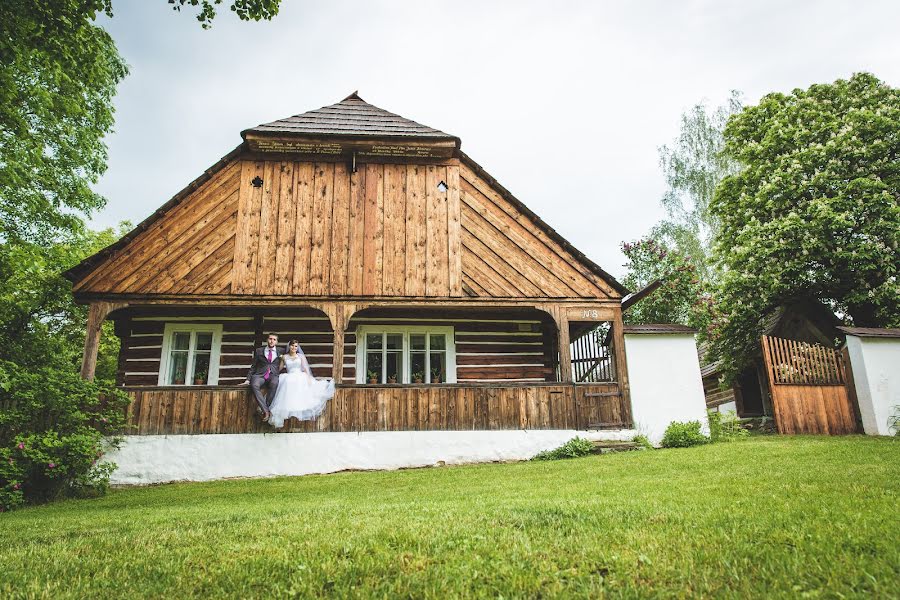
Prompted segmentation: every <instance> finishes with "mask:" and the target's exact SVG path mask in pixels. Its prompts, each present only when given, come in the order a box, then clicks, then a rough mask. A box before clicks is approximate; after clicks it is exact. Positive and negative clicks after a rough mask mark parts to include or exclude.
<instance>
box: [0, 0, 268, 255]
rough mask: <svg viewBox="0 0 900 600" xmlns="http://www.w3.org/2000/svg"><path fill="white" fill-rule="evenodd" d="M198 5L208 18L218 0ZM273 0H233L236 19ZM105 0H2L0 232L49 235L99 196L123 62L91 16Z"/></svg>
mask: <svg viewBox="0 0 900 600" xmlns="http://www.w3.org/2000/svg"><path fill="white" fill-rule="evenodd" d="M170 3H171V4H173V5H174V8H175V9H176V10H177V9H180V8H181V7H182V6H184V5H190V6H198V7H200V13H199V14H198V15H197V18H198V20H199V21H200V22H201V24H202V25H203V27H209V25H210V22H211V21H212V19H213V18H214V17H215V5H218V4H221V3H222V0H170ZM279 4H280V0H234V1H233V2H232V3H231V10H232V11H233V12H234V13H235V14H237V16H238V17H239V18H241V19H243V20H251V19H253V20H259V19H271V18H272V17H273V16H274V15H276V14H277V13H278V7H279ZM98 14H106V15H108V16H110V17H111V16H112V14H113V13H112V1H111V0H5V1H4V2H3V6H2V9H0V242H5V241H17V240H24V241H27V242H34V243H45V244H46V243H50V242H51V241H55V240H56V238H57V237H58V236H60V235H66V234H68V233H70V232H72V231H74V230H77V229H78V228H80V227H81V225H82V221H81V217H82V216H84V215H89V214H91V213H92V212H93V211H95V210H97V209H99V208H101V207H102V206H103V205H104V203H105V201H104V199H103V198H102V197H101V196H100V195H98V194H96V193H95V192H93V191H92V190H91V188H90V185H91V184H92V183H95V182H96V181H97V179H98V178H99V177H100V175H102V174H103V172H104V171H105V170H106V160H107V149H106V145H105V143H104V142H103V138H104V136H105V135H106V134H107V133H109V132H110V131H111V130H112V126H113V106H112V99H113V96H114V95H115V91H116V86H117V85H118V83H119V82H120V81H121V80H122V79H123V78H124V77H125V75H126V74H127V72H128V69H127V66H126V65H125V62H124V60H123V59H122V57H121V56H120V55H119V53H118V51H117V50H116V46H115V44H114V42H113V40H112V38H111V37H110V35H109V34H108V33H107V32H106V31H104V30H103V29H102V28H101V27H99V26H98V25H96V23H95V22H94V21H95V18H96V17H97V15H98Z"/></svg>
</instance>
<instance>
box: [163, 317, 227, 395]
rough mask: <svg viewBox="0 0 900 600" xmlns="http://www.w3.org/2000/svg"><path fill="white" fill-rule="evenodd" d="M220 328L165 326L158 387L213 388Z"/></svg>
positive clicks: (216, 374) (219, 342) (179, 324)
mask: <svg viewBox="0 0 900 600" xmlns="http://www.w3.org/2000/svg"><path fill="white" fill-rule="evenodd" d="M221 347H222V326H221V325H217V324H209V323H206V324H201V323H166V327H165V331H164V333H163V346H162V360H161V361H160V366H159V385H216V384H217V383H218V382H219V352H220V349H221Z"/></svg>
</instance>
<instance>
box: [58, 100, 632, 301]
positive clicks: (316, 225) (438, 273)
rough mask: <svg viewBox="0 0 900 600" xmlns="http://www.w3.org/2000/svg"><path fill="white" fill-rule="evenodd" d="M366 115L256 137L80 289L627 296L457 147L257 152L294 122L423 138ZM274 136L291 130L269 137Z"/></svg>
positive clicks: (80, 272) (348, 113) (92, 270)
mask: <svg viewBox="0 0 900 600" xmlns="http://www.w3.org/2000/svg"><path fill="white" fill-rule="evenodd" d="M367 106H369V105H367V104H366V103H364V102H363V101H362V100H361V99H359V98H358V97H357V96H355V95H354V96H351V97H348V98H347V99H345V100H344V101H342V102H341V103H338V104H337V105H333V106H332V107H326V108H325V109H320V110H319V111H312V113H315V114H314V115H313V117H308V118H301V117H303V115H301V116H298V117H292V118H290V119H288V120H283V121H279V122H276V123H275V124H268V125H266V126H260V127H261V128H262V129H260V128H257V129H254V130H248V132H245V143H244V144H243V145H242V146H241V147H239V148H238V149H237V150H236V151H235V152H233V153H232V154H231V155H229V156H227V157H226V158H225V159H223V160H222V161H220V163H219V164H218V165H216V166H215V167H214V168H212V169H210V170H209V171H207V173H206V174H204V176H202V177H201V178H200V179H198V180H197V181H196V182H194V184H192V185H191V186H189V188H188V189H187V190H186V191H184V192H182V193H181V194H179V195H178V196H176V198H174V199H173V200H172V201H170V202H169V203H168V204H167V205H166V206H165V207H163V209H161V210H160V211H157V213H156V214H155V215H154V216H153V217H151V218H150V219H148V220H147V221H145V222H144V223H142V224H141V225H140V226H139V227H138V229H136V230H135V231H134V232H132V233H131V234H129V235H128V236H126V238H125V239H124V240H123V241H121V242H120V243H118V244H116V245H114V246H113V247H111V248H109V249H107V250H106V251H104V252H101V253H99V254H98V255H96V256H94V257H92V258H90V259H88V260H86V261H84V262H83V263H82V264H81V265H79V266H78V267H75V268H74V269H72V270H71V271H69V272H68V273H67V276H68V277H69V278H70V279H72V281H73V282H74V284H75V285H74V291H75V292H76V294H102V295H111V296H115V295H164V296H170V295H183V296H204V295H218V296H221V295H231V296H236V297H247V296H250V297H266V296H281V297H285V296H297V297H347V296H350V297H405V298H459V299H483V300H490V299H502V298H509V299H512V298H517V299H525V298H527V299H532V298H533V299H542V298H547V299H549V298H561V299H565V298H591V299H598V298H599V299H618V298H621V297H622V296H623V295H624V294H625V293H627V292H626V290H624V288H622V286H621V285H620V284H618V283H617V282H616V281H615V280H614V279H613V278H612V277H610V276H609V275H608V274H606V273H605V272H603V271H602V269H600V268H599V267H597V265H595V264H594V263H592V262H591V261H590V260H588V259H587V258H586V257H584V255H582V254H581V253H579V252H578V251H577V250H575V249H574V248H572V247H571V245H569V244H568V242H566V241H565V240H564V239H562V237H561V236H559V235H558V234H556V233H555V232H554V231H553V230H552V229H550V228H549V227H548V226H547V225H546V224H544V223H543V222H542V221H541V220H540V219H539V218H537V217H536V216H535V215H534V214H533V213H531V212H530V211H529V210H528V209H527V208H525V207H524V205H522V204H521V203H520V202H519V201H518V200H516V199H515V198H514V197H512V195H511V194H509V192H507V191H506V190H505V189H503V187H502V186H500V185H499V184H498V183H497V182H496V181H494V180H493V178H491V177H490V175H488V174H487V173H485V172H484V170H483V169H482V168H481V167H480V166H478V165H477V164H476V163H474V161H472V160H471V159H469V158H468V157H467V156H465V155H464V154H463V153H462V152H460V151H459V150H458V149H456V150H454V152H453V157H451V158H449V159H448V158H440V159H435V158H434V157H426V158H421V159H419V158H415V157H410V156H404V157H402V159H401V158H394V159H385V157H380V158H379V161H378V162H371V161H369V162H364V161H360V164H357V158H358V157H357V154H356V150H355V149H351V150H346V149H344V150H342V152H343V153H345V154H346V153H347V152H350V153H351V154H350V155H349V156H345V155H344V154H341V155H340V156H326V155H321V156H310V155H309V152H308V151H309V148H304V151H303V152H301V153H295V154H294V155H293V156H291V154H289V153H288V154H285V153H284V152H283V148H282V151H280V152H279V153H274V154H272V155H267V154H266V153H261V152H259V148H258V147H255V146H254V147H250V145H248V144H249V143H250V141H252V139H253V135H256V134H259V135H267V134H268V133H277V134H278V135H279V136H284V135H287V134H289V133H290V132H289V131H288V132H286V131H284V130H283V129H284V125H283V123H288V125H289V126H290V127H300V126H302V127H306V128H307V129H309V128H311V127H316V128H322V127H332V128H334V127H342V128H346V127H347V126H348V123H355V121H354V119H356V120H357V121H359V122H360V123H363V124H364V123H369V122H370V121H368V119H371V118H373V115H374V116H375V117H378V119H380V120H378V121H376V122H375V125H371V124H370V125H366V126H367V127H370V128H372V127H374V128H376V131H375V132H374V133H373V132H366V131H364V130H363V129H362V128H363V126H364V125H361V124H355V125H353V126H354V127H357V128H359V129H360V131H359V132H357V133H358V134H359V136H360V137H361V136H363V135H365V136H373V135H377V129H383V128H387V127H391V128H393V129H392V131H393V132H394V133H397V128H398V127H401V126H402V127H403V128H405V129H403V131H406V129H408V130H409V131H408V132H406V135H409V136H412V135H413V134H417V132H419V129H418V128H424V126H421V125H418V124H416V123H414V122H411V121H409V122H405V123H399V125H398V121H397V120H396V119H399V117H396V116H395V115H392V113H387V112H386V111H381V112H380V113H379V112H373V111H371V110H370V109H368V108H366V107H367ZM332 109H333V110H332ZM377 110H378V111H380V110H381V109H377ZM323 111H324V112H323ZM369 112H372V114H371V115H370V114H369ZM312 113H310V114H312ZM382 113H383V114H382ZM298 123H299V125H298ZM323 123H324V124H323ZM409 123H412V125H410V124H409ZM274 125H278V127H279V128H281V129H282V130H278V131H274V132H269V131H267V130H266V129H265V128H266V127H269V128H271V127H272V126H274ZM423 131H424V133H422V135H426V134H427V135H429V136H437V135H438V134H439V135H440V136H443V137H438V138H437V141H436V142H434V143H441V144H443V143H445V142H446V140H447V139H449V140H451V141H452V140H456V141H454V142H453V143H454V144H458V140H457V138H453V137H452V136H448V135H447V134H443V133H441V132H437V133H434V132H436V131H437V130H431V129H430V128H425V130H423ZM248 133H249V134H250V137H247V135H246V134H248ZM303 135H310V131H307V130H304V131H303ZM323 135H324V134H323ZM342 143H343V142H342ZM366 143H368V144H371V143H372V142H371V141H367V142H366ZM323 147H325V146H323ZM329 147H330V146H329ZM370 158H371V157H370Z"/></svg>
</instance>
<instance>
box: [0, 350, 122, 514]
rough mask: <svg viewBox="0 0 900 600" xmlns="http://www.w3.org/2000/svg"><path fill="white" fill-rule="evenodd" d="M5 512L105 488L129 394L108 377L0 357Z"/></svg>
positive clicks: (0, 484) (1, 505)
mask: <svg viewBox="0 0 900 600" xmlns="http://www.w3.org/2000/svg"><path fill="white" fill-rule="evenodd" d="M0 373H2V377H0V381H2V382H3V385H2V386H0V511H5V510H9V509H10V508H14V507H16V506H20V505H22V504H26V503H39V502H47V501H49V500H54V499H56V498H60V497H64V496H78V495H86V494H96V493H102V492H104V491H105V490H106V488H107V487H108V484H109V475H110V473H112V471H113V469H115V465H112V464H109V463H101V462H100V459H101V457H102V456H103V453H104V452H105V451H106V450H107V449H109V448H110V447H111V446H116V445H117V444H118V442H119V438H118V437H117V434H119V433H121V432H122V430H123V428H124V426H125V408H126V406H127V405H128V398H127V396H126V395H125V394H124V393H122V392H121V391H118V390H116V389H115V388H114V387H113V386H112V385H111V384H109V383H94V382H88V381H83V380H82V379H81V378H80V377H79V376H78V374H77V373H74V372H71V371H68V370H66V369H61V368H55V367H45V368H39V369H30V370H29V369H23V368H20V367H18V366H17V365H15V364H13V363H10V362H0Z"/></svg>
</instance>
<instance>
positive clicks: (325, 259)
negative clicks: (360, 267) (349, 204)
mask: <svg viewBox="0 0 900 600" xmlns="http://www.w3.org/2000/svg"><path fill="white" fill-rule="evenodd" d="M313 169H314V170H315V182H314V184H313V215H312V216H313V219H312V252H311V253H310V269H309V293H310V294H311V295H314V296H321V295H325V294H327V293H328V288H329V278H330V263H331V225H332V207H333V201H334V163H315V165H314V166H313Z"/></svg>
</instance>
